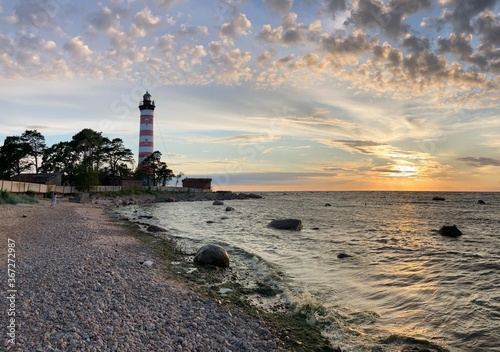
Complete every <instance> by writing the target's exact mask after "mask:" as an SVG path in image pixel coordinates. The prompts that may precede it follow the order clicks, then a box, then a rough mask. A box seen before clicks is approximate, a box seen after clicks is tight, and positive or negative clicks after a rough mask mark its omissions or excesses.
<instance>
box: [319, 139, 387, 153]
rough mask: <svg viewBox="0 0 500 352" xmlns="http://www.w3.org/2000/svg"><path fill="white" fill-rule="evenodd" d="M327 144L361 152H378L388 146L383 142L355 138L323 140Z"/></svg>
mask: <svg viewBox="0 0 500 352" xmlns="http://www.w3.org/2000/svg"><path fill="white" fill-rule="evenodd" d="M323 142H326V144H327V145H331V146H336V147H339V148H341V149H344V150H346V151H348V152H356V153H362V154H375V153H380V149H387V147H389V146H388V145H387V144H384V143H377V142H373V141H366V140H365V141H357V140H323Z"/></svg>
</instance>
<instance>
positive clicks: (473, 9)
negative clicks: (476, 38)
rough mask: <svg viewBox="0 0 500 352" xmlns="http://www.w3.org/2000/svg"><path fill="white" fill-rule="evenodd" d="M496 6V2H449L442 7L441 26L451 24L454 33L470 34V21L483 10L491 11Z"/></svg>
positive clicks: (476, 0)
mask: <svg viewBox="0 0 500 352" xmlns="http://www.w3.org/2000/svg"><path fill="white" fill-rule="evenodd" d="M497 4H498V1H497V0H474V1H463V0H449V1H446V2H445V3H444V4H443V6H444V8H443V15H442V18H441V20H440V23H441V24H446V23H451V24H452V26H453V28H454V29H455V31H456V32H458V33H462V32H467V33H472V32H473V31H474V30H473V28H472V24H471V22H472V19H473V18H474V17H475V16H477V15H478V14H480V13H481V12H483V11H485V10H491V9H493V7H494V6H495V5H497Z"/></svg>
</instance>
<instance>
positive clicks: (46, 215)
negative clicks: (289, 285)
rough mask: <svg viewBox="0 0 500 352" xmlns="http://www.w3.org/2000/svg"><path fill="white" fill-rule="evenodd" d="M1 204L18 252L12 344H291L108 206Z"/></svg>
mask: <svg viewBox="0 0 500 352" xmlns="http://www.w3.org/2000/svg"><path fill="white" fill-rule="evenodd" d="M1 211H2V214H3V215H4V216H3V217H2V220H1V221H0V231H1V233H2V234H6V235H5V236H2V237H3V238H2V243H1V245H0V250H1V251H2V252H3V253H7V252H8V239H11V240H13V241H14V242H15V254H16V258H15V261H16V262H15V264H16V277H15V284H14V287H13V289H14V290H16V292H15V293H14V296H13V303H12V304H13V305H14V307H15V308H14V309H15V316H14V317H13V318H14V319H15V324H14V325H15V328H14V329H13V333H14V337H13V339H14V340H13V341H14V342H15V344H13V343H11V342H12V341H11V340H8V339H7V338H5V339H4V343H3V345H4V347H5V348H6V350H7V351H34V350H51V349H53V350H86V351H92V350H96V351H108V350H109V351H111V350H117V349H118V350H165V351H168V350H172V351H174V350H175V351H191V350H201V351H204V350H206V351H223V350H226V349H232V350H248V351H280V350H282V349H281V348H280V347H279V340H278V339H277V338H276V337H274V336H273V334H272V333H271V332H270V330H269V329H268V328H267V327H266V326H265V324H264V323H263V322H262V321H259V320H256V319H254V318H250V317H249V316H247V315H245V314H242V313H241V312H233V311H230V310H229V309H228V308H226V307H224V306H222V305H220V304H218V303H217V302H213V301H210V300H207V299H204V298H203V297H201V296H200V295H198V294H197V293H196V292H193V291H192V290H191V289H190V288H189V287H188V286H187V285H186V284H184V283H182V282H180V281H179V280H176V279H174V278H173V277H172V276H171V275H169V273H168V271H167V270H166V266H165V263H164V262H163V261H162V260H161V258H160V257H159V255H158V253H157V252H156V251H155V249H154V248H152V247H151V246H148V245H146V244H144V243H142V242H140V241H139V240H137V239H136V238H135V237H133V236H132V235H131V234H130V232H129V230H128V229H127V228H125V227H124V226H121V225H119V224H117V223H114V222H113V221H112V220H111V219H109V218H108V217H107V216H106V214H105V213H104V211H103V208H102V207H100V206H99V207H96V206H94V205H93V204H78V203H70V202H68V201H67V200H65V199H60V200H59V202H58V204H57V205H56V207H55V208H52V207H51V206H50V202H49V201H44V200H41V201H40V202H39V203H38V204H33V205H27V206H19V205H17V206H16V205H3V206H1ZM3 258H5V259H4V260H3V263H4V264H6V262H7V258H6V256H4V257H3ZM147 261H149V262H152V265H146V264H145V263H146V262H147ZM141 263H142V264H141ZM6 281H7V280H6V279H5V282H6ZM6 288H7V286H6V285H5V284H4V285H2V290H3V291H6ZM3 293H4V295H3V297H7V292H3ZM3 302H4V304H10V303H9V302H8V301H7V300H6V299H4V300H3ZM12 304H11V305H12ZM4 311H6V310H4ZM233 313H235V314H233ZM3 329H4V336H6V335H5V333H6V331H5V330H6V328H5V327H4V328H3Z"/></svg>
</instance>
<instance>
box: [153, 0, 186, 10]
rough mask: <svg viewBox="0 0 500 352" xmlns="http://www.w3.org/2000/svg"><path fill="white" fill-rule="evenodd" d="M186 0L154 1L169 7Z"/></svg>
mask: <svg viewBox="0 0 500 352" xmlns="http://www.w3.org/2000/svg"><path fill="white" fill-rule="evenodd" d="M186 1H187V0H156V2H157V3H158V4H159V5H160V6H164V7H166V8H167V9H171V8H172V7H174V6H176V5H179V4H182V3H184V2H186Z"/></svg>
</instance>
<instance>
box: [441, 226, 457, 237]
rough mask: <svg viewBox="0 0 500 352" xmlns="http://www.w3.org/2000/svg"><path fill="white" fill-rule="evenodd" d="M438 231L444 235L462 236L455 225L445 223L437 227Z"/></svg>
mask: <svg viewBox="0 0 500 352" xmlns="http://www.w3.org/2000/svg"><path fill="white" fill-rule="evenodd" d="M438 233H439V234H440V235H443V236H446V237H460V236H462V231H460V230H459V229H458V227H457V225H445V226H443V227H441V228H440V229H439V231H438Z"/></svg>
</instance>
